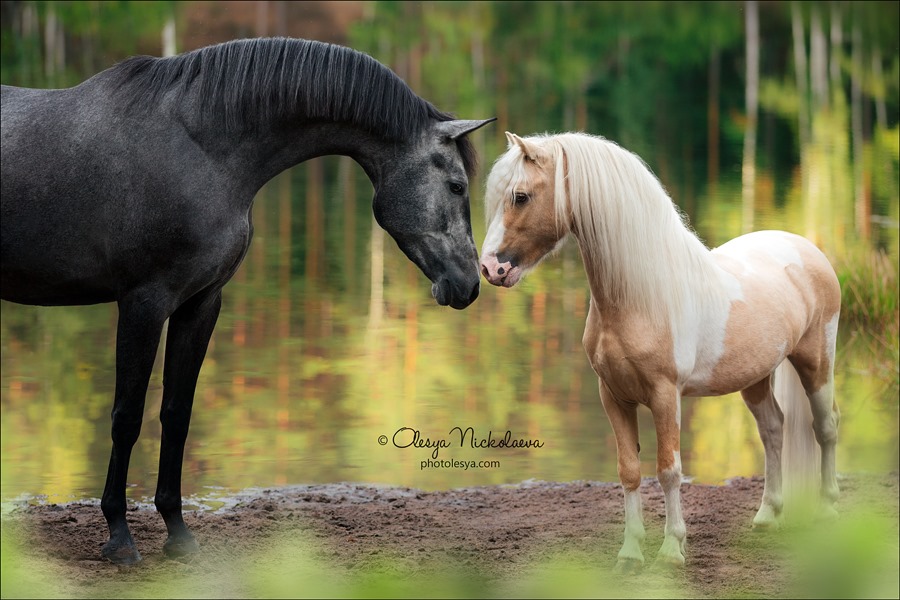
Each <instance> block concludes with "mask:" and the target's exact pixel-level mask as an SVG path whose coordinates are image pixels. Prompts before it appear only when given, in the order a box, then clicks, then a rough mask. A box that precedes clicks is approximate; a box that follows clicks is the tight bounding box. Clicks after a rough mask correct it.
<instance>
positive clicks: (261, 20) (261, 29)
mask: <svg viewBox="0 0 900 600" xmlns="http://www.w3.org/2000/svg"><path fill="white" fill-rule="evenodd" d="M267 35H269V2H268V0H257V2H256V37H266V36H267Z"/></svg>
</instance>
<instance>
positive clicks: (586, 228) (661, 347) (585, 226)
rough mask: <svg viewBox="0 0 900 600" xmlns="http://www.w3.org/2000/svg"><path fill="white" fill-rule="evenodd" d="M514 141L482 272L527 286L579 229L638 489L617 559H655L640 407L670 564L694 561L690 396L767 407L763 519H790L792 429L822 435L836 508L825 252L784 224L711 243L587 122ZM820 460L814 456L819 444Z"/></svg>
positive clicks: (831, 277) (591, 347)
mask: <svg viewBox="0 0 900 600" xmlns="http://www.w3.org/2000/svg"><path fill="white" fill-rule="evenodd" d="M507 137H508V138H509V142H510V145H509V150H508V151H507V152H506V153H505V154H504V155H502V156H501V157H500V158H499V159H498V160H497V162H496V164H495V165H494V167H493V169H492V171H491V174H490V176H489V178H488V183H487V197H486V205H487V218H488V223H489V229H488V232H487V236H486V238H485V241H484V248H483V250H482V256H481V262H482V273H483V274H484V276H485V277H486V278H487V280H488V281H490V282H491V283H492V284H494V285H498V286H500V285H502V286H505V287H512V286H513V285H515V284H516V282H518V281H519V280H520V279H521V278H522V276H523V275H524V274H525V273H526V272H528V271H529V270H530V269H532V268H534V267H535V266H536V265H537V264H538V262H540V260H541V259H542V258H543V257H544V256H546V255H547V254H548V253H550V252H551V251H552V250H554V249H555V248H557V247H559V246H560V245H561V244H562V241H563V239H564V237H565V236H566V235H567V234H569V233H571V234H572V235H574V236H575V238H576V239H577V240H578V245H579V248H580V250H581V256H582V259H583V260H584V266H585V271H586V272H587V275H588V281H589V283H590V289H591V306H590V311H589V313H588V317H587V324H586V326H585V330H584V348H585V350H586V351H587V354H588V357H589V358H590V361H591V365H592V366H593V368H594V371H595V372H596V373H597V376H598V377H599V379H600V399H601V401H602V402H603V407H604V409H605V410H606V414H607V416H608V418H609V421H610V423H611V425H612V428H613V431H614V433H615V436H616V447H617V452H618V471H619V478H620V479H621V481H622V486H623V487H624V491H625V542H624V544H623V546H622V549H621V551H620V552H619V555H618V562H617V568H619V569H622V570H632V569H636V568H640V566H642V565H643V561H644V557H643V554H642V552H641V541H642V540H643V538H644V525H643V515H642V510H641V496H640V492H639V489H638V488H639V486H640V483H641V475H640V462H639V460H638V452H639V450H640V446H639V444H638V429H637V416H636V409H637V406H638V405H639V404H643V405H645V406H647V407H648V408H649V409H650V411H651V412H652V414H653V421H654V424H655V426H656V435H657V441H658V448H657V471H656V472H657V476H658V478H659V483H660V485H661V486H662V489H663V491H664V492H665V502H666V525H665V539H664V541H663V544H662V547H661V548H660V551H659V555H658V559H660V560H661V561H662V562H663V563H672V564H676V565H683V564H684V543H685V533H686V532H685V524H684V518H683V516H682V512H681V495H680V485H681V458H680V427H681V398H682V396H715V395H721V394H726V393H730V392H735V391H740V392H741V395H742V396H743V398H744V402H745V403H746V404H747V407H748V408H749V409H750V412H752V413H753V416H754V417H755V418H756V423H757V426H758V428H759V434H760V437H761V438H762V442H763V446H764V448H765V458H766V461H765V465H766V466H765V475H766V479H765V488H764V491H763V497H762V503H761V505H760V508H759V511H758V512H757V513H756V516H755V517H754V519H753V523H754V526H757V527H773V526H778V525H779V523H780V521H781V519H782V506H783V500H782V441H783V439H784V440H785V441H788V439H787V438H789V437H796V438H797V439H798V440H800V449H803V448H809V447H810V446H811V447H812V448H815V441H813V439H812V437H813V432H814V433H815V440H816V441H818V444H819V446H821V465H820V470H821V495H822V498H823V501H824V502H823V504H824V509H825V512H826V513H828V514H832V513H833V511H834V509H833V504H834V502H835V501H836V500H837V496H838V486H837V481H836V478H835V443H836V441H837V428H838V421H839V413H838V409H837V406H836V404H835V403H834V399H833V388H832V375H833V369H834V351H835V338H836V336H837V323H838V313H839V311H840V299H841V295H840V289H839V286H838V281H837V277H836V276H835V273H834V270H833V269H832V267H831V265H830V264H829V262H828V260H827V259H826V258H825V256H824V255H823V254H822V253H821V252H820V251H819V250H818V249H817V248H816V247H815V246H814V245H813V244H812V243H810V242H809V241H807V240H806V239H804V238H801V237H799V236H796V235H793V234H790V233H785V232H781V231H760V232H757V233H751V234H748V235H744V236H741V237H739V238H736V239H734V240H731V241H730V242H728V243H727V244H725V245H723V246H721V247H719V248H717V249H715V250H713V251H710V250H708V249H707V248H706V247H705V246H704V245H703V244H702V243H701V242H700V240H698V239H697V237H696V236H695V235H694V234H693V233H692V232H691V231H690V230H689V229H688V228H687V227H685V225H684V223H683V222H682V218H681V216H680V214H679V212H678V211H677V210H676V208H675V206H674V205H673V203H672V201H671V200H670V199H669V197H668V195H667V194H666V192H665V190H664V189H663V187H662V185H661V184H660V182H659V180H657V179H656V177H655V176H654V175H653V174H652V173H651V172H650V170H649V169H648V168H647V166H646V165H645V164H644V162H643V161H642V160H641V159H640V158H639V157H638V156H636V155H635V154H633V153H631V152H628V151H627V150H624V149H622V148H620V147H619V146H617V145H616V144H614V143H612V142H610V141H608V140H605V139H603V138H601V137H594V136H590V135H585V134H578V133H566V134H561V135H549V136H537V137H529V138H525V139H522V138H520V137H518V136H516V135H513V134H509V133H507ZM798 376H799V377H798ZM775 380H778V381H779V384H778V387H776V388H775V391H774V392H773V381H775ZM804 392H805V394H804ZM776 394H778V396H779V397H778V402H780V403H781V405H782V407H784V409H785V413H782V410H781V408H780V407H779V404H778V403H777V402H776V398H775V396H776ZM804 396H805V397H806V398H808V404H809V405H810V406H811V408H812V414H813V419H812V426H811V427H810V425H809V422H808V421H807V422H805V423H800V426H798V427H797V429H798V431H797V432H792V431H790V430H787V431H784V430H783V423H784V422H785V414H787V415H788V417H790V416H791V415H792V414H794V413H793V412H792V411H794V410H800V411H803V410H805V407H804V406H803V404H805V403H806V400H802V403H801V399H802V398H803V397H804ZM794 407H799V409H797V408H794ZM797 414H799V413H797ZM787 448H788V445H785V450H786V454H787ZM805 456H806V458H807V462H809V461H810V460H812V457H813V453H812V452H807V453H806V454H805ZM786 458H787V456H786ZM798 458H802V457H798Z"/></svg>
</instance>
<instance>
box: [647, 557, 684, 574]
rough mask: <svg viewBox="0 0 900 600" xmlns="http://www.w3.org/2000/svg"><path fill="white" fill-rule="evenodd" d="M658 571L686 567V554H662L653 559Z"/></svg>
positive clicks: (654, 566)
mask: <svg viewBox="0 0 900 600" xmlns="http://www.w3.org/2000/svg"><path fill="white" fill-rule="evenodd" d="M653 568H654V570H657V571H678V570H681V569H683V568H684V556H682V555H681V554H660V555H658V556H657V557H656V560H655V561H653Z"/></svg>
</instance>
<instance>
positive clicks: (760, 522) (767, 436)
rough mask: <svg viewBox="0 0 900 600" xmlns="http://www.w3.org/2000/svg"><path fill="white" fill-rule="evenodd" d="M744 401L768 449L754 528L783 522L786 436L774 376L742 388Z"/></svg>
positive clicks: (773, 525)
mask: <svg viewBox="0 0 900 600" xmlns="http://www.w3.org/2000/svg"><path fill="white" fill-rule="evenodd" d="M741 396H742V397H743V398H744V403H745V404H746V405H747V408H749V409H750V412H751V413H752V414H753V417H754V418H755V419H756V428H757V429H758V430H759V437H760V439H761V440H762V443H763V448H764V449H765V452H766V482H765V487H764V488H763V497H762V502H761V503H760V506H759V510H758V511H757V513H756V516H755V517H753V527H754V528H777V527H780V526H781V521H782V512H781V511H782V509H783V508H784V499H783V496H782V491H781V447H782V443H783V440H784V415H783V414H782V412H781V409H780V408H779V407H778V403H777V402H775V395H774V394H773V393H772V376H771V375H770V376H768V377H766V378H765V379H763V380H762V381H760V382H758V383H756V384H754V385H752V386H750V387H748V388H747V389H745V390H742V391H741Z"/></svg>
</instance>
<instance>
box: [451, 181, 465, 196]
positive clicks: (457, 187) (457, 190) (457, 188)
mask: <svg viewBox="0 0 900 600" xmlns="http://www.w3.org/2000/svg"><path fill="white" fill-rule="evenodd" d="M465 191H466V188H465V187H464V186H463V185H462V184H461V183H456V182H450V192H451V193H453V194H456V195H457V196H462V195H463V194H464V193H465Z"/></svg>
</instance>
